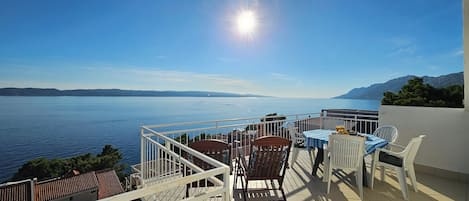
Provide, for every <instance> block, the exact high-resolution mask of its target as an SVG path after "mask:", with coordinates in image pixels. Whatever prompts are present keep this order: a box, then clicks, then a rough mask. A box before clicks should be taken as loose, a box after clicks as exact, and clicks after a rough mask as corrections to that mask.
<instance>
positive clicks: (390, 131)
mask: <svg viewBox="0 0 469 201" xmlns="http://www.w3.org/2000/svg"><path fill="white" fill-rule="evenodd" d="M373 135H374V136H376V137H380V138H383V139H385V140H386V141H388V142H389V143H390V144H392V143H394V142H396V140H397V137H398V136H399V132H398V130H397V128H396V127H395V126H391V125H384V126H380V127H379V128H377V129H376V130H375V132H373Z"/></svg>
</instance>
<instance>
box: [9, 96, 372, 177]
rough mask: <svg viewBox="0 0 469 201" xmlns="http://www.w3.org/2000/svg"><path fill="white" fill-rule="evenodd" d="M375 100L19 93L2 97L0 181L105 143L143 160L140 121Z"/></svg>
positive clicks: (363, 105)
mask: <svg viewBox="0 0 469 201" xmlns="http://www.w3.org/2000/svg"><path fill="white" fill-rule="evenodd" d="M379 105H380V102H379V101H377V100H349V99H307V98H303V99H300V98H298V99H293V98H272V97H242V98H232V97H230V98H218V97H70V96H64V97H17V96H0V182H3V181H5V180H7V179H9V178H11V177H12V176H13V174H14V173H15V172H16V171H17V169H18V168H20V167H21V165H22V164H24V163H25V162H27V161H29V160H32V159H35V158H38V157H45V158H50V159H51V158H67V157H72V156H75V155H80V154H84V153H93V154H97V153H100V152H101V149H102V148H103V146H104V145H106V144H111V145H113V146H114V147H116V148H118V149H119V150H120V151H121V152H122V154H123V157H124V158H123V162H124V163H127V164H129V165H132V164H137V163H139V159H140V157H139V151H140V148H139V142H140V141H139V140H140V139H139V128H140V126H142V125H154V124H162V123H176V122H187V121H204V120H218V119H227V118H241V117H261V116H264V115H266V114H268V113H278V114H304V113H319V112H320V111H321V109H365V110H378V108H379Z"/></svg>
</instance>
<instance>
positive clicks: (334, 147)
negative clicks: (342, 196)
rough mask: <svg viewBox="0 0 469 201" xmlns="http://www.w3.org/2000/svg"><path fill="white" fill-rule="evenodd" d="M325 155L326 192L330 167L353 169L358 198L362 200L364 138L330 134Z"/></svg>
mask: <svg viewBox="0 0 469 201" xmlns="http://www.w3.org/2000/svg"><path fill="white" fill-rule="evenodd" d="M327 153H328V154H329V156H330V159H329V158H328V157H326V156H327V154H326V155H325V164H326V167H325V169H326V173H325V175H326V178H325V179H326V180H327V193H329V191H330V186H331V177H332V169H343V170H353V171H355V176H356V180H357V186H358V190H359V191H360V198H361V199H362V200H363V157H364V155H365V138H364V137H358V136H349V135H339V134H336V135H330V136H329V142H328V144H327Z"/></svg>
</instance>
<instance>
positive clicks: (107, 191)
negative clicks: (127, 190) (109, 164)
mask: <svg viewBox="0 0 469 201" xmlns="http://www.w3.org/2000/svg"><path fill="white" fill-rule="evenodd" d="M96 177H97V178H98V184H99V190H98V199H103V198H107V197H110V196H113V195H116V194H119V193H123V192H124V189H122V186H121V184H120V182H119V178H118V177H117V175H116V172H115V171H114V170H108V171H104V172H96Z"/></svg>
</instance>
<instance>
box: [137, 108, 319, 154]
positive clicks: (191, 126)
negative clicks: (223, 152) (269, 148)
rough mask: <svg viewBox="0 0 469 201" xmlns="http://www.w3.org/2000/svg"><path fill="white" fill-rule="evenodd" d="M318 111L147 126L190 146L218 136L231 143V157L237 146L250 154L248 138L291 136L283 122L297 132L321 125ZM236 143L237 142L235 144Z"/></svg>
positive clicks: (288, 137) (249, 139)
mask: <svg viewBox="0 0 469 201" xmlns="http://www.w3.org/2000/svg"><path fill="white" fill-rule="evenodd" d="M319 115H320V113H305V114H293V115H276V114H275V115H272V116H263V117H254V118H235V119H223V120H214V121H195V122H184V123H171V124H160V125H150V126H146V127H147V128H149V129H154V130H157V131H158V132H159V133H161V134H162V135H165V136H168V137H169V138H171V139H174V140H176V141H177V142H179V143H181V144H184V145H189V144H190V143H192V142H196V141H200V140H204V139H218V140H222V141H225V142H227V143H231V144H232V145H233V146H232V147H233V150H232V153H233V156H237V151H238V149H236V148H238V147H241V148H242V149H244V153H246V154H248V153H249V148H250V142H251V140H253V139H255V138H257V137H261V136H265V135H275V136H280V137H284V138H287V139H290V135H289V134H288V132H287V129H286V127H285V126H284V125H285V123H287V122H288V123H294V124H295V126H296V127H298V128H299V130H300V131H305V130H312V129H318V128H320V124H319V123H320V120H319ZM235 142H236V143H235Z"/></svg>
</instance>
